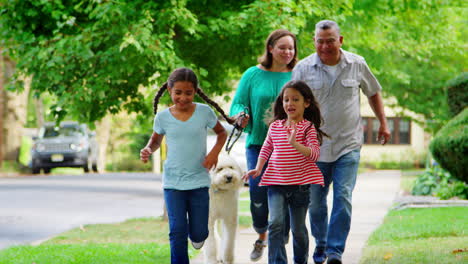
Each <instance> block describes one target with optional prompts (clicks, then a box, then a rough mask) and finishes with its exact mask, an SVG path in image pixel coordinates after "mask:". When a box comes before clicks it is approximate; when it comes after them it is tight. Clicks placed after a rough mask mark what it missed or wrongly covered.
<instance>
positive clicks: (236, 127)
mask: <svg viewBox="0 0 468 264" xmlns="http://www.w3.org/2000/svg"><path fill="white" fill-rule="evenodd" d="M248 112H249V108H248V107H244V112H243V113H242V114H241V115H240V118H244V117H245V116H246V115H247V114H248ZM243 130H244V129H243V128H242V127H241V126H240V125H238V124H237V122H236V123H234V128H233V129H232V130H231V134H230V135H229V138H228V141H227V143H226V152H227V153H228V154H229V152H231V149H232V147H233V146H234V144H235V143H236V141H237V140H238V139H239V138H240V136H241V135H242V131H243ZM233 136H234V140H233V141H232V143H231V140H232V137H233Z"/></svg>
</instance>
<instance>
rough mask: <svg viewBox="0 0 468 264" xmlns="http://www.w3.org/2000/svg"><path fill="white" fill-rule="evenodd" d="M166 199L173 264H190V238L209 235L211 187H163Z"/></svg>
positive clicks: (194, 238)
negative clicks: (179, 188)
mask: <svg viewBox="0 0 468 264" xmlns="http://www.w3.org/2000/svg"><path fill="white" fill-rule="evenodd" d="M164 199H165V201H166V206H167V215H168V218H169V242H170V245H171V263H172V264H188V263H189V257H188V249H187V242H188V241H187V238H188V237H190V240H192V241H193V242H202V241H205V239H206V238H207V237H208V210H209V201H210V196H209V193H208V188H199V189H194V190H184V191H181V190H174V189H164Z"/></svg>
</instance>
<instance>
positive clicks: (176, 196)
mask: <svg viewBox="0 0 468 264" xmlns="http://www.w3.org/2000/svg"><path fill="white" fill-rule="evenodd" d="M166 89H167V91H168V92H169V94H170V96H171V99H172V102H173V103H174V105H173V106H171V107H169V108H168V109H165V110H163V111H162V112H160V113H157V107H158V102H159V98H160V97H161V96H162V95H163V93H164V91H165V90H166ZM195 94H198V95H199V96H201V97H202V98H203V99H204V100H205V101H206V102H208V103H209V104H211V105H213V106H214V107H216V109H217V110H218V111H219V112H220V113H221V114H222V115H223V116H224V117H226V115H225V114H224V112H223V110H222V109H221V108H220V107H219V106H218V105H217V104H216V103H214V102H213V101H212V100H210V99H209V98H208V97H207V96H206V95H205V94H204V93H203V92H202V91H201V89H200V88H199V87H198V80H197V76H196V75H195V73H194V72H193V71H192V70H190V69H187V68H179V69H176V70H175V71H173V72H172V73H171V75H170V76H169V79H168V80H167V82H166V83H164V85H163V86H162V87H161V88H160V90H159V91H158V93H157V94H156V96H155V97H154V113H155V114H156V113H157V114H156V116H155V118H154V127H153V130H154V132H153V134H152V136H151V138H150V140H149V141H148V144H147V145H146V146H145V147H144V148H143V149H142V150H141V151H140V159H141V160H142V161H143V162H147V161H148V159H149V157H150V155H151V154H152V153H153V152H154V151H155V150H157V149H158V148H159V147H160V146H161V141H162V139H163V137H164V135H166V141H167V149H168V153H167V159H166V161H165V162H164V169H163V171H164V172H163V188H164V199H165V201H166V207H167V213H168V217H169V240H170V245H171V263H177V264H185V263H189V257H188V251H187V238H188V237H189V238H190V240H191V241H192V245H193V247H194V248H195V249H200V248H201V247H202V246H203V243H204V241H205V239H206V238H207V237H208V208H209V195H208V188H209V186H210V176H209V174H208V170H210V169H211V168H213V167H215V166H216V163H217V162H218V154H219V152H220V151H221V149H222V147H223V145H224V142H225V141H226V138H227V133H226V131H225V130H224V127H223V126H222V125H221V124H220V122H219V121H218V119H217V118H216V115H215V113H214V112H213V110H212V109H211V108H210V107H209V106H207V105H205V104H200V103H194V102H193V99H194V97H195ZM226 120H228V122H231V123H232V122H233V121H231V120H230V119H228V118H227V117H226ZM207 128H212V129H213V130H214V132H215V133H216V134H217V140H216V143H215V145H214V146H213V148H212V149H211V151H210V152H209V153H208V154H206V137H207Z"/></svg>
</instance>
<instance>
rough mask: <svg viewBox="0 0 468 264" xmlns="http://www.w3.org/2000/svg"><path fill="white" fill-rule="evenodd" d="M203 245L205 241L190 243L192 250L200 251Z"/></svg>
mask: <svg viewBox="0 0 468 264" xmlns="http://www.w3.org/2000/svg"><path fill="white" fill-rule="evenodd" d="M203 244H205V240H203V241H202V242H193V241H192V246H193V248H194V249H200V248H202V247H203Z"/></svg>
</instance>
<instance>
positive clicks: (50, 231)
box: [0, 173, 164, 249]
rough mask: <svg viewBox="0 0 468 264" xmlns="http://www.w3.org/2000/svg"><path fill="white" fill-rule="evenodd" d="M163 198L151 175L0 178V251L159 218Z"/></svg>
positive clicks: (118, 174)
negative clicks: (85, 229) (85, 228)
mask: <svg viewBox="0 0 468 264" xmlns="http://www.w3.org/2000/svg"><path fill="white" fill-rule="evenodd" d="M163 199H164V198H163V191H162V187H161V178H160V175H156V174H152V173H106V174H92V173H90V174H81V175H51V176H45V175H40V176H25V177H14V178H1V177H0V249H3V248H7V247H10V246H13V245H22V244H32V243H37V242H39V241H42V240H44V239H47V238H49V237H51V236H54V235H56V234H59V233H61V232H64V231H67V230H69V229H71V228H75V227H79V226H80V225H84V224H93V223H113V222H121V221H124V220H126V219H129V218H137V217H151V216H160V215H162V213H163Z"/></svg>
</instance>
